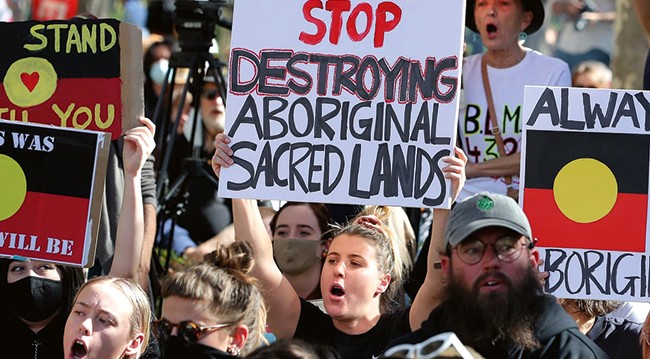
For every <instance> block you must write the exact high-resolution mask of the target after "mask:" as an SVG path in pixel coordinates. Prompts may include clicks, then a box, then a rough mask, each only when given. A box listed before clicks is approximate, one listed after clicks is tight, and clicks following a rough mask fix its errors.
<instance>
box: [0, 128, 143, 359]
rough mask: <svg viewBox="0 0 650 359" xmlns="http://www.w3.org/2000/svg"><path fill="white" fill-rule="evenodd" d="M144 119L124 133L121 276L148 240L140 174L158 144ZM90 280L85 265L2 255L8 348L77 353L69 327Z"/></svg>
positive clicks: (25, 353)
mask: <svg viewBox="0 0 650 359" xmlns="http://www.w3.org/2000/svg"><path fill="white" fill-rule="evenodd" d="M140 121H141V123H142V124H143V126H139V127H135V128H133V129H130V130H128V131H127V132H126V134H125V137H124V152H123V158H124V163H123V165H124V201H123V205H122V209H121V211H120V218H119V224H118V230H117V236H116V241H115V258H114V259H113V263H112V267H111V271H110V273H109V275H110V276H115V277H129V278H134V277H135V276H136V274H137V270H138V265H139V262H140V253H142V245H143V242H144V219H143V209H142V206H143V203H142V195H141V186H140V175H141V170H142V166H143V165H144V163H145V161H146V159H147V157H148V156H149V154H151V152H152V151H153V148H154V147H155V143H154V138H153V133H154V132H155V126H154V124H153V123H152V122H151V121H150V120H148V119H145V118H141V120H140ZM84 281H85V275H84V273H83V270H82V269H81V268H76V267H70V266H65V265H61V264H57V263H51V262H46V261H40V260H32V259H28V258H24V259H20V260H9V259H0V293H2V295H1V296H0V321H1V322H2V323H3V324H2V325H1V326H0V328H1V329H0V347H2V348H3V351H4V352H6V353H10V354H11V357H14V358H35V359H45V358H61V357H63V355H64V353H66V355H67V353H73V352H74V351H73V342H72V341H70V342H67V343H66V344H64V341H63V337H64V328H65V324H66V319H67V318H68V314H69V313H70V311H71V307H72V304H73V298H74V297H75V293H77V289H78V288H79V287H81V285H82V284H83V283H84ZM147 303H148V302H147ZM147 309H149V307H147ZM75 338H76V337H75ZM80 344H82V343H80ZM82 346H83V345H82ZM76 348H78V349H80V348H79V347H78V346H76ZM84 349H86V350H87V349H88V348H87V347H85V346H84ZM82 352H83V350H81V351H78V352H77V353H82Z"/></svg>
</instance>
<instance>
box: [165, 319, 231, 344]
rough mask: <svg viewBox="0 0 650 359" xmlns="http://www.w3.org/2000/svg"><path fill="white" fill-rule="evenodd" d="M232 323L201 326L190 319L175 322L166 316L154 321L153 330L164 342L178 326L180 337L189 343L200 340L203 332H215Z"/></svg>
mask: <svg viewBox="0 0 650 359" xmlns="http://www.w3.org/2000/svg"><path fill="white" fill-rule="evenodd" d="M231 325H232V324H216V325H207V326H200V325H198V324H196V323H194V322H192V321H189V320H188V321H183V322H180V323H178V324H174V323H172V322H170V321H168V320H167V319H165V318H161V319H159V320H155V321H154V322H153V332H154V335H155V336H156V338H158V340H160V341H161V342H164V341H166V340H167V339H169V337H170V336H171V334H172V330H173V329H174V328H178V334H177V335H178V337H179V338H181V339H182V340H183V341H185V342H187V343H196V342H197V341H199V339H200V338H201V336H202V335H203V334H205V333H208V332H213V331H215V330H218V329H221V328H225V327H229V326H231Z"/></svg>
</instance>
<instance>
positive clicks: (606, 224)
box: [523, 130, 650, 252]
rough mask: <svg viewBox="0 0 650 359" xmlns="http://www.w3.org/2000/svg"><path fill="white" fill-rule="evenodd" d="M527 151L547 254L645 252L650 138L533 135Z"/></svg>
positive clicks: (527, 202) (536, 221) (530, 196)
mask: <svg viewBox="0 0 650 359" xmlns="http://www.w3.org/2000/svg"><path fill="white" fill-rule="evenodd" d="M525 146H526V165H525V166H526V167H525V179H524V196H523V209H524V212H525V213H526V215H527V216H528V218H529V220H530V223H531V227H532V230H533V235H534V236H535V237H536V238H537V240H538V245H539V246H542V247H554V248H592V249H600V250H612V251H627V252H645V243H646V225H647V224H646V222H647V212H648V163H650V161H649V156H650V155H649V153H650V136H648V135H636V134H609V133H608V134H605V133H586V132H560V131H537V130H528V131H527V132H526V145H525Z"/></svg>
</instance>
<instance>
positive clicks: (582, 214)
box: [553, 158, 618, 223]
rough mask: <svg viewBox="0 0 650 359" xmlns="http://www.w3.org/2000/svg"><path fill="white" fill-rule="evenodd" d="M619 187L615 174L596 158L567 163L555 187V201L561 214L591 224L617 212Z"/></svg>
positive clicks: (555, 182) (557, 178)
mask: <svg viewBox="0 0 650 359" xmlns="http://www.w3.org/2000/svg"><path fill="white" fill-rule="evenodd" d="M617 195H618V184H617V183H616V177H615V176H614V174H613V173H612V171H611V170H610V169H609V167H607V166H606V165H605V164H604V163H602V162H600V161H598V160H595V159H593V158H579V159H576V160H573V161H571V162H569V163H567V164H566V165H565V166H564V167H562V169H561V170H560V172H558V174H557V176H556V177H555V181H554V183H553V197H554V198H555V203H556V204H557V206H558V207H559V208H560V211H561V212H562V213H563V214H564V215H565V216H567V217H568V218H569V219H571V220H573V221H575V222H578V223H591V222H595V221H597V220H599V219H601V218H603V217H605V216H606V215H607V214H608V213H609V212H610V211H611V210H612V208H614V204H615V203H616V197H617Z"/></svg>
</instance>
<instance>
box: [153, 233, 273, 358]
mask: <svg viewBox="0 0 650 359" xmlns="http://www.w3.org/2000/svg"><path fill="white" fill-rule="evenodd" d="M252 266H253V257H252V252H251V249H250V247H249V246H247V245H246V244H245V243H241V242H235V243H233V244H231V245H229V246H218V247H217V250H216V251H214V252H212V253H210V254H208V255H206V257H205V261H204V262H202V263H199V264H195V265H193V266H190V267H188V268H186V269H184V270H182V271H180V272H176V273H174V274H171V275H169V276H167V277H166V278H165V279H164V280H163V284H162V290H161V291H162V297H163V304H162V317H161V318H160V319H158V320H156V321H154V323H153V332H154V334H155V335H156V337H157V338H158V340H159V341H160V343H161V348H162V354H163V358H164V359H176V358H193V359H201V358H212V359H214V358H232V357H234V356H238V355H240V354H241V355H246V354H247V353H248V352H250V351H252V350H253V349H255V348H257V347H258V346H260V345H261V344H263V343H264V342H265V339H264V332H265V323H266V308H265V305H264V299H263V298H262V294H261V293H260V290H259V288H258V286H257V282H256V281H255V279H253V278H252V277H251V276H249V275H248V272H249V270H250V269H251V267H252Z"/></svg>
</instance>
